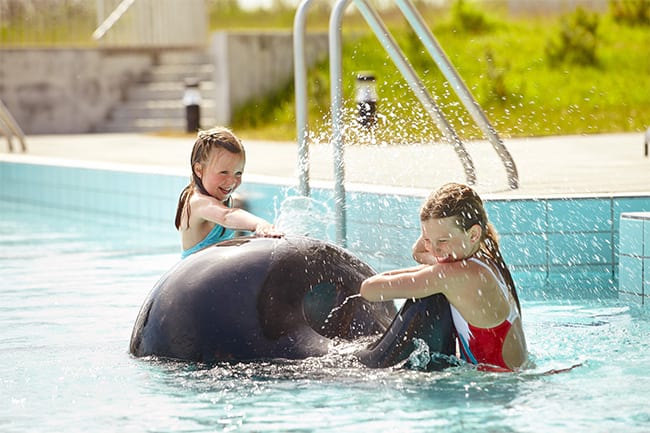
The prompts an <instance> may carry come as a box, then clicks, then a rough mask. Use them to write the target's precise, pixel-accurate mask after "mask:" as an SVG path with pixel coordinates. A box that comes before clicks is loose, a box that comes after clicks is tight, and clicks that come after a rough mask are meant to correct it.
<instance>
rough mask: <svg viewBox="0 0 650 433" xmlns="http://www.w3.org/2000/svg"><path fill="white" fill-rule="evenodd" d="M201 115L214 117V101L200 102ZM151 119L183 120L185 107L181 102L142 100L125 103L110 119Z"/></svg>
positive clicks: (175, 100)
mask: <svg viewBox="0 0 650 433" xmlns="http://www.w3.org/2000/svg"><path fill="white" fill-rule="evenodd" d="M200 107H201V115H202V116H203V115H206V116H211V117H214V111H215V108H216V107H215V104H214V101H210V100H206V101H203V102H201V104H200ZM133 118H136V119H140V118H142V119H151V118H171V119H176V118H181V119H184V118H185V106H184V105H183V103H182V101H181V100H177V99H172V100H144V101H127V102H124V103H123V104H121V105H120V107H119V108H118V109H116V110H115V111H114V112H113V113H112V115H111V119H133Z"/></svg>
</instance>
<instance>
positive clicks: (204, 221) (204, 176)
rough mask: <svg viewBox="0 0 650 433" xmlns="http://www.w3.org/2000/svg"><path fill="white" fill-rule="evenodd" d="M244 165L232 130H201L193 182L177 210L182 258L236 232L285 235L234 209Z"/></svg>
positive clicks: (243, 155) (192, 164)
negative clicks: (236, 191) (234, 197)
mask: <svg viewBox="0 0 650 433" xmlns="http://www.w3.org/2000/svg"><path fill="white" fill-rule="evenodd" d="M245 164H246V152H245V151H244V146H243V145H242V143H241V141H240V140H239V138H237V137H236V136H235V135H234V134H233V133H232V132H231V131H230V130H228V129H227V128H223V127H216V128H212V129H209V130H207V131H199V133H198V137H197V139H196V142H195V143H194V147H193V148H192V156H191V158H190V168H191V170H192V176H191V179H190V183H189V184H188V185H187V186H186V187H185V188H184V189H183V191H182V192H181V194H180V197H179V199H178V208H177V210H176V220H175V225H176V229H177V230H179V231H180V233H181V242H182V248H183V252H182V254H181V257H182V258H185V257H187V256H189V255H190V254H193V253H195V252H197V251H199V250H202V249H204V248H206V247H208V246H210V245H214V244H216V243H217V242H220V241H222V240H226V239H230V238H232V237H233V236H234V235H235V231H237V230H247V231H251V232H254V233H255V234H256V235H257V236H264V237H281V236H283V234H282V232H280V231H278V230H276V229H275V227H274V226H273V225H272V224H271V223H269V222H268V221H266V220H264V219H262V218H259V217H257V216H255V215H253V214H251V213H250V212H247V211H245V210H244V209H240V208H236V207H233V198H232V194H233V192H234V191H235V189H237V187H238V186H239V185H241V182H242V175H243V173H244V165H245Z"/></svg>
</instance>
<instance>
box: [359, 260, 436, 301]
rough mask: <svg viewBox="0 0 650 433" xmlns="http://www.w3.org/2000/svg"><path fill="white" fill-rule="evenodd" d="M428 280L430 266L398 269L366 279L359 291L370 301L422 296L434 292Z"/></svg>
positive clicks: (429, 278) (429, 277)
mask: <svg viewBox="0 0 650 433" xmlns="http://www.w3.org/2000/svg"><path fill="white" fill-rule="evenodd" d="M430 280H431V266H426V267H424V266H423V267H419V268H409V269H398V270H396V271H391V272H387V273H383V274H379V275H375V276H372V277H370V278H368V279H366V280H365V281H364V282H363V283H361V289H360V291H359V293H360V294H361V296H362V297H363V298H365V299H367V300H368V301H371V302H377V301H389V300H392V299H403V298H424V297H426V296H429V295H432V294H434V293H436V292H434V291H433V290H434V289H433V285H432V284H430Z"/></svg>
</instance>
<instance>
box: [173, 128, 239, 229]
mask: <svg viewBox="0 0 650 433" xmlns="http://www.w3.org/2000/svg"><path fill="white" fill-rule="evenodd" d="M219 148H221V149H225V150H227V151H228V152H231V153H241V154H242V156H243V157H244V158H246V152H245V150H244V146H243V145H242V143H241V141H240V140H239V138H237V136H236V135H235V134H233V133H232V131H230V130H229V129H228V128H224V127H221V126H218V127H215V128H212V129H208V130H206V131H199V133H198V134H197V138H196V141H195V142H194V147H193V148H192V155H191V156H190V169H191V170H192V176H191V178H190V183H189V184H188V185H187V186H186V187H185V188H183V191H181V194H180V197H179V198H178V207H177V209H176V220H175V225H176V229H179V228H180V226H181V216H182V215H183V209H185V208H187V212H188V217H189V212H190V209H189V202H190V201H189V198H190V196H191V195H192V192H193V191H194V187H195V186H196V188H197V189H198V190H199V191H201V193H203V194H205V195H209V194H208V192H207V191H206V190H205V187H204V186H203V182H201V178H200V177H199V176H198V174H196V171H195V167H196V164H207V163H208V160H209V158H210V154H211V152H212V150H213V149H219Z"/></svg>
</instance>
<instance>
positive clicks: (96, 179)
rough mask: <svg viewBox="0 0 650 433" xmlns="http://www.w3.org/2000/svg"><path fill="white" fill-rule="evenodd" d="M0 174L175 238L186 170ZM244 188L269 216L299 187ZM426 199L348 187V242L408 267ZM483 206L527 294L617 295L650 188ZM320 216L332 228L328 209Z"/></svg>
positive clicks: (9, 185) (374, 261) (37, 192)
mask: <svg viewBox="0 0 650 433" xmlns="http://www.w3.org/2000/svg"><path fill="white" fill-rule="evenodd" d="M0 179H1V181H2V182H1V187H0V197H1V198H2V199H4V200H10V201H19V202H20V201H27V202H29V203H34V204H38V205H43V206H46V207H55V208H65V209H72V210H75V211H78V212H79V213H80V215H85V214H88V215H89V216H91V215H92V216H93V217H97V216H98V215H99V216H101V217H105V218H112V219H116V218H117V219H121V220H123V221H124V224H125V225H129V226H134V227H137V228H138V230H137V231H138V232H141V233H142V235H143V236H150V233H152V232H153V233H155V234H156V236H157V237H158V238H159V239H164V240H166V241H167V242H168V243H169V244H170V245H178V234H177V233H176V231H175V229H174V226H173V220H174V215H175V212H176V205H177V199H178V195H179V193H180V191H181V190H182V188H183V187H184V186H185V185H186V184H187V182H188V178H187V176H179V175H173V174H158V173H141V172H136V171H127V170H125V169H97V168H84V167H74V166H57V165H44V164H40V163H38V164H36V163H22V162H9V161H2V162H0ZM239 191H240V193H241V194H242V196H243V197H244V199H245V200H246V205H247V207H248V209H249V210H250V211H251V212H253V213H255V214H258V215H260V216H262V217H264V218H266V219H269V220H273V219H274V218H275V216H276V211H277V209H278V206H279V203H280V202H281V201H282V199H283V198H285V197H287V196H291V195H297V193H296V192H295V191H294V190H293V189H292V188H290V187H289V186H287V185H277V184H269V183H262V182H250V181H245V183H244V184H243V185H242V186H241V187H240V190H239ZM312 197H313V198H314V199H315V200H318V201H322V202H325V203H327V204H328V206H329V207H330V208H331V209H333V208H334V204H333V194H332V191H331V190H329V189H326V188H312ZM423 199H424V197H423V196H411V195H396V194H382V193H372V192H363V191H349V192H348V194H347V196H346V209H347V226H346V227H347V244H346V247H347V248H348V249H350V250H352V251H353V252H354V253H355V254H356V255H357V256H359V257H360V258H361V259H362V260H364V261H366V262H368V263H369V264H370V265H371V266H373V267H374V268H375V269H376V270H378V271H383V270H386V269H390V268H394V267H399V266H410V265H412V264H413V262H412V259H411V258H410V255H411V252H410V249H411V245H412V244H413V242H414V241H415V240H416V239H417V237H418V236H419V230H420V229H419V221H418V210H419V207H420V204H421V203H422V201H423ZM486 209H487V211H488V214H489V217H490V219H491V221H492V222H493V224H494V225H495V227H496V228H497V230H498V231H499V233H500V235H501V248H502V252H503V255H504V257H505V259H506V261H507V263H508V264H509V266H510V269H511V271H512V274H513V277H514V279H515V281H516V283H517V286H518V291H519V293H520V296H521V297H522V298H523V299H549V298H550V299H567V298H585V297H587V298H595V297H608V298H612V297H616V296H617V294H618V272H619V270H618V269H619V267H618V264H619V263H618V257H619V252H618V244H619V241H618V232H619V216H620V214H621V213H623V212H639V211H649V210H650V194H649V195H640V196H625V197H616V196H608V197H588V198H570V199H556V198H545V199H498V200H497V199H495V200H486ZM322 222H323V223H328V224H329V226H330V227H331V229H330V232H332V231H333V230H334V220H333V216H332V214H330V215H329V216H326V217H325V216H324V217H323V220H322ZM330 232H328V235H329V234H330ZM329 239H334V235H333V233H332V234H331V236H329ZM179 248H180V247H179Z"/></svg>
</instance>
